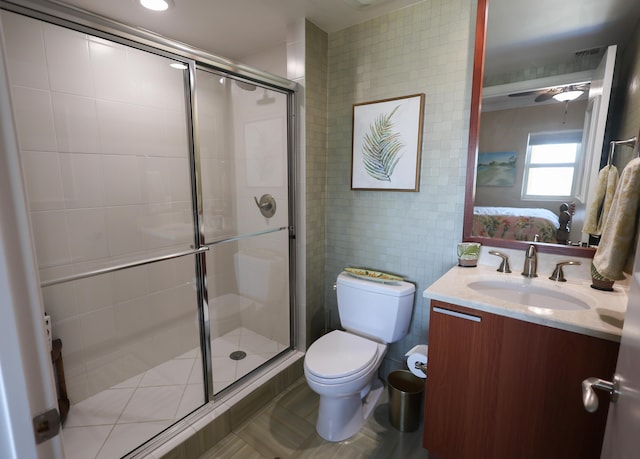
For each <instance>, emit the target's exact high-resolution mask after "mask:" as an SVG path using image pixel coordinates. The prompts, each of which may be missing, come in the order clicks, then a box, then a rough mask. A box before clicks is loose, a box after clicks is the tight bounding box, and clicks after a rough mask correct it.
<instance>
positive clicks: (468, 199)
mask: <svg viewBox="0 0 640 459" xmlns="http://www.w3.org/2000/svg"><path fill="white" fill-rule="evenodd" d="M488 6H489V0H478V10H477V16H476V32H475V45H474V52H473V79H472V83H471V113H470V116H469V150H468V153H467V179H466V182H465V183H466V185H465V188H466V189H465V199H464V220H463V225H462V240H463V241H465V242H480V243H481V244H482V245H485V246H490V247H504V248H508V249H519V250H526V249H527V247H528V246H529V245H531V244H532V242H529V241H513V240H507V239H496V238H490V237H482V236H472V235H471V230H472V228H473V207H474V203H475V197H476V196H475V194H476V169H477V161H478V144H479V140H480V114H481V112H482V81H483V78H484V55H485V48H486V42H487V10H488ZM535 245H536V247H537V249H538V251H539V252H543V253H553V254H558V255H567V256H573V257H581V258H593V255H594V254H595V249H594V248H591V247H576V246H567V245H560V244H551V243H545V242H535Z"/></svg>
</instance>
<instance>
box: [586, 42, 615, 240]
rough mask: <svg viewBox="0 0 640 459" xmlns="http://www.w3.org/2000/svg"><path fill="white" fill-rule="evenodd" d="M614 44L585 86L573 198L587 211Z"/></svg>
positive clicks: (597, 165)
mask: <svg viewBox="0 0 640 459" xmlns="http://www.w3.org/2000/svg"><path fill="white" fill-rule="evenodd" d="M616 51H617V47H616V45H611V46H609V47H608V48H607V51H606V52H605V54H604V56H603V57H602V60H601V61H600V64H599V65H598V67H597V68H596V69H595V70H594V74H593V77H592V79H591V86H590V87H589V103H588V105H587V111H586V114H585V121H584V129H583V137H582V146H583V151H584V152H585V156H584V161H583V163H582V168H583V170H584V172H585V173H581V174H579V175H578V176H579V177H583V179H582V181H581V182H580V183H578V184H577V189H576V197H577V198H578V199H579V200H580V201H582V202H583V203H585V204H586V208H587V209H589V207H590V205H591V201H593V200H594V196H593V193H591V194H589V191H590V190H592V189H594V188H595V185H594V184H595V183H596V182H597V180H598V173H599V172H600V158H601V156H602V145H603V143H604V132H605V127H606V124H607V114H608V112H609V99H610V98H611V86H612V84H613V70H614V67H615V63H616ZM582 237H583V241H585V242H586V241H588V239H589V235H588V234H583V235H582Z"/></svg>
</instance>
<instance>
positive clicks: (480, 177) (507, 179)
mask: <svg viewBox="0 0 640 459" xmlns="http://www.w3.org/2000/svg"><path fill="white" fill-rule="evenodd" d="M517 160H518V152H517V151H496V152H486V153H484V152H481V153H479V154H478V164H477V166H476V169H477V171H476V186H497V187H513V186H515V184H516V162H517Z"/></svg>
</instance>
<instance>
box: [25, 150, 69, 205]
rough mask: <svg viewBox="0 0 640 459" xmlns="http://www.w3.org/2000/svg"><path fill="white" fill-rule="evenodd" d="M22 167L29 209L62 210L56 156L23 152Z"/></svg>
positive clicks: (60, 183)
mask: <svg viewBox="0 0 640 459" xmlns="http://www.w3.org/2000/svg"><path fill="white" fill-rule="evenodd" d="M22 167H23V170H24V175H25V179H26V185H27V196H28V199H29V207H30V209H31V210H32V211H38V210H56V209H63V208H64V198H63V193H62V178H61V175H60V166H59V163H58V154H57V153H51V152H40V151H24V152H22Z"/></svg>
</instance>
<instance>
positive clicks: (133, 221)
mask: <svg viewBox="0 0 640 459" xmlns="http://www.w3.org/2000/svg"><path fill="white" fill-rule="evenodd" d="M140 210H141V209H140V207H139V206H124V207H110V208H108V209H107V234H108V238H109V252H110V255H111V256H112V257H115V256H120V255H131V254H133V253H137V252H141V251H142V250H143V248H144V247H143V245H142V244H143V237H142V227H141V219H140V218H139V216H140Z"/></svg>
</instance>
